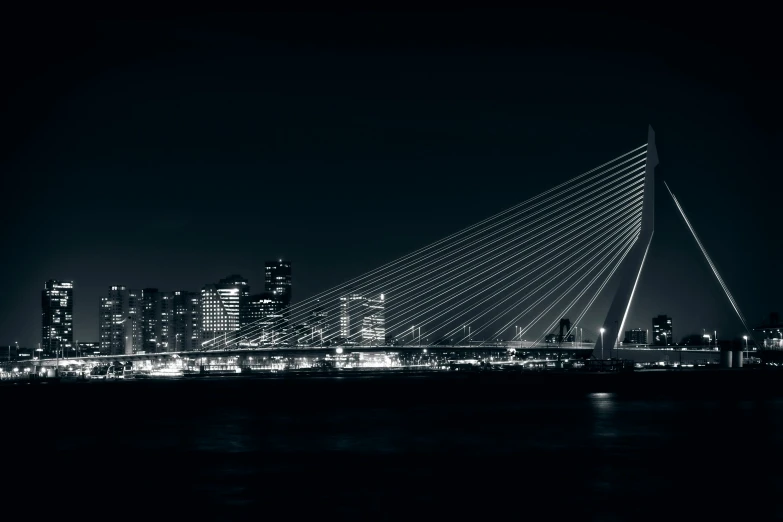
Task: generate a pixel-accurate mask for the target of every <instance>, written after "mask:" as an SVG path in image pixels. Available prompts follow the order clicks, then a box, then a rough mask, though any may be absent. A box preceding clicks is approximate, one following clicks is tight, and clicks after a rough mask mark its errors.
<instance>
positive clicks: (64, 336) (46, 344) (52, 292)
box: [41, 279, 75, 357]
mask: <svg viewBox="0 0 783 522" xmlns="http://www.w3.org/2000/svg"><path fill="white" fill-rule="evenodd" d="M74 348H75V346H74V344H73V281H57V280H54V279H50V280H49V281H47V282H46V283H45V284H44V289H43V291H42V292H41V350H42V353H43V355H44V356H55V355H57V354H58V353H59V354H60V356H61V357H62V356H63V355H64V354H65V355H68V354H71V352H72V350H73V349H74Z"/></svg>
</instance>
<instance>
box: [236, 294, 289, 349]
mask: <svg viewBox="0 0 783 522" xmlns="http://www.w3.org/2000/svg"><path fill="white" fill-rule="evenodd" d="M281 311H282V303H281V301H280V299H278V298H277V296H276V295H274V294H272V293H271V292H263V293H261V294H256V295H253V296H250V297H249V298H248V300H247V304H246V306H245V307H244V308H243V313H242V321H241V333H240V335H241V337H242V339H241V342H242V343H243V344H247V345H249V346H266V345H273V344H275V343H276V342H279V341H280V340H281V339H280V338H281V332H282V324H281V320H282V314H281Z"/></svg>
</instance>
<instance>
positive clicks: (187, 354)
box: [32, 341, 592, 367]
mask: <svg viewBox="0 0 783 522" xmlns="http://www.w3.org/2000/svg"><path fill="white" fill-rule="evenodd" d="M478 344H479V343H476V344H472V345H467V344H466V345H434V346H420V345H401V346H386V345H381V346H360V345H348V346H268V347H240V348H231V349H228V350H220V349H218V350H205V351H201V350H199V351H180V352H161V353H144V354H141V353H138V354H130V355H126V354H120V355H91V356H86V357H67V358H64V359H59V360H58V359H53V358H52V359H43V360H40V361H32V362H33V364H35V366H39V367H40V366H44V367H51V366H57V365H59V366H64V365H65V366H67V365H74V364H89V365H90V366H99V365H104V364H116V363H123V362H135V361H154V362H163V361H165V360H171V359H177V358H181V359H188V360H192V359H199V358H203V357H207V358H224V357H243V356H246V357H252V356H254V355H260V356H281V357H296V356H310V357H318V356H321V357H325V356H326V355H332V356H335V355H339V354H343V355H347V354H351V353H397V354H403V353H409V354H414V353H428V354H431V355H445V354H448V353H453V352H458V353H460V352H461V353H464V354H468V353H487V354H490V353H497V352H499V351H502V352H506V351H509V350H512V349H513V350H523V351H525V350H533V351H536V352H541V351H544V352H547V351H548V352H557V350H558V348H557V347H556V346H554V345H539V346H536V347H534V346H532V345H533V343H532V342H522V341H516V342H515V341H508V342H501V343H492V344H490V343H486V344H484V345H482V346H479V345H478ZM572 344H573V346H572ZM574 348H581V349H582V350H589V349H590V348H592V343H563V345H562V349H563V350H571V349H574Z"/></svg>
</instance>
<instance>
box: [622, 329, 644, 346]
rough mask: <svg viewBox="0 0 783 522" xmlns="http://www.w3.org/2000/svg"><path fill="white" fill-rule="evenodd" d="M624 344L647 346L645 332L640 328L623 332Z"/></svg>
mask: <svg viewBox="0 0 783 522" xmlns="http://www.w3.org/2000/svg"><path fill="white" fill-rule="evenodd" d="M623 343H625V344H647V330H642V329H641V328H634V329H633V330H626V331H625V339H624V340H623Z"/></svg>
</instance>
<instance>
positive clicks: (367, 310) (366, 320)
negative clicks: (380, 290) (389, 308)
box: [362, 294, 386, 345]
mask: <svg viewBox="0 0 783 522" xmlns="http://www.w3.org/2000/svg"><path fill="white" fill-rule="evenodd" d="M385 341H386V322H385V317H384V296H383V294H380V295H378V296H376V297H369V298H367V299H366V300H365V301H364V317H362V344H371V345H381V344H383V343H384V342H385Z"/></svg>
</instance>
